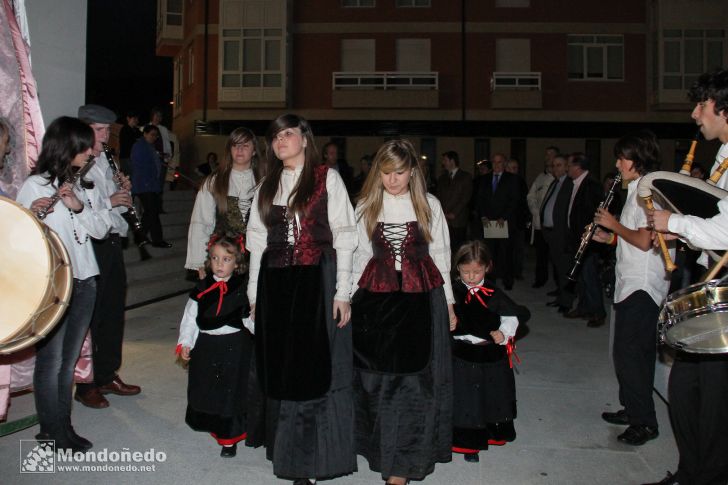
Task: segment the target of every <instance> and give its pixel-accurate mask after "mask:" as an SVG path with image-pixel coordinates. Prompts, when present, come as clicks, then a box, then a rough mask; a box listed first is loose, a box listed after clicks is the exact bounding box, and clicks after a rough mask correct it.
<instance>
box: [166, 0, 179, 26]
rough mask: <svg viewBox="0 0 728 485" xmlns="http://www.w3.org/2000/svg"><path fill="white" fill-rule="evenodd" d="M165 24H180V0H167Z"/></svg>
mask: <svg viewBox="0 0 728 485" xmlns="http://www.w3.org/2000/svg"><path fill="white" fill-rule="evenodd" d="M167 25H182V0H167Z"/></svg>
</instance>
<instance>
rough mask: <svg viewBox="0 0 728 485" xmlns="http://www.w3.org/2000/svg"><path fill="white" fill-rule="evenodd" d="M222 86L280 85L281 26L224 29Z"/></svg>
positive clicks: (274, 86) (275, 86)
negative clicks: (279, 27)
mask: <svg viewBox="0 0 728 485" xmlns="http://www.w3.org/2000/svg"><path fill="white" fill-rule="evenodd" d="M222 42H223V48H222V55H223V56H222V57H223V59H222V86H223V87H224V88H234V87H243V88H254V87H267V88H279V87H281V86H282V84H283V76H282V74H281V71H282V59H281V57H282V56H281V46H282V43H283V31H282V30H281V29H223V31H222Z"/></svg>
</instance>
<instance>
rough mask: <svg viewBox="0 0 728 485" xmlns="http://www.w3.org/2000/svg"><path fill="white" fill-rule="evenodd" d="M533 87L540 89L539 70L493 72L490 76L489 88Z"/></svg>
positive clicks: (492, 89)
mask: <svg viewBox="0 0 728 485" xmlns="http://www.w3.org/2000/svg"><path fill="white" fill-rule="evenodd" d="M499 89H533V90H538V91H540V90H541V73H540V72H494V73H493V76H492V77H491V78H490V90H491V91H496V90H499Z"/></svg>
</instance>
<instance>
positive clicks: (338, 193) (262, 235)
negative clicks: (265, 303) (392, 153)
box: [246, 167, 357, 305]
mask: <svg viewBox="0 0 728 485" xmlns="http://www.w3.org/2000/svg"><path fill="white" fill-rule="evenodd" d="M302 170H303V167H298V168H296V169H295V170H287V169H284V170H283V172H282V173H281V180H280V182H279V185H278V192H277V193H276V196H275V197H274V199H273V205H283V206H285V205H287V204H288V196H289V195H290V194H291V191H292V190H293V188H294V187H295V185H296V183H297V182H298V179H299V178H300V177H301V172H302ZM259 192H260V187H258V188H256V190H255V196H254V197H253V205H252V206H251V207H250V218H249V219H248V230H247V231H248V232H247V238H246V241H247V249H248V251H250V269H249V279H248V300H250V304H251V305H254V304H255V300H256V296H257V291H258V273H259V272H260V260H261V257H262V256H263V251H265V248H266V247H267V246H268V228H266V226H265V224H264V223H263V221H262V220H261V219H260V213H259V212H258V195H259ZM326 192H327V196H328V200H327V206H326V207H327V214H328V217H329V228H330V229H331V234H332V235H333V246H334V249H335V250H336V295H335V296H334V299H335V300H338V301H346V302H348V301H349V289H350V288H351V260H352V256H353V254H354V249H356V245H357V240H356V222H355V220H354V209H352V207H351V202H349V195H348V194H347V192H346V187H345V186H344V181H343V180H342V179H341V175H339V172H337V171H336V170H328V171H327V172H326ZM294 223H298V218H296V219H295V220H294ZM291 232H292V231H289V238H288V242H289V243H291V244H293V243H294V240H293V236H292V234H291Z"/></svg>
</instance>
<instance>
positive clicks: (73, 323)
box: [17, 117, 111, 451]
mask: <svg viewBox="0 0 728 485" xmlns="http://www.w3.org/2000/svg"><path fill="white" fill-rule="evenodd" d="M93 144H94V133H93V131H92V130H91V128H90V127H89V126H88V125H87V124H85V123H83V122H81V121H80V120H78V119H76V118H69V117H61V118H58V119H56V120H55V121H53V123H51V124H50V126H49V127H48V131H46V134H45V137H44V138H43V145H42V150H41V153H40V156H39V157H38V164H37V166H36V170H35V172H36V175H32V176H31V177H29V178H28V179H27V180H26V181H25V183H24V184H23V186H22V187H21V188H20V192H19V193H18V197H17V201H18V202H19V203H20V204H22V205H23V206H25V207H27V208H29V209H30V210H32V211H33V212H36V213H37V212H38V211H39V210H41V209H47V210H48V216H47V217H46V218H45V219H44V220H43V222H44V223H45V224H46V225H47V226H48V227H50V228H51V229H53V230H54V231H55V232H56V233H57V234H58V235H59V236H60V238H61V240H62V241H63V244H64V246H65V247H66V249H67V250H68V254H69V257H70V260H71V266H72V268H73V294H72V297H71V302H70V305H69V307H68V309H67V310H66V313H65V315H64V316H63V318H62V319H61V321H60V322H59V323H58V324H57V325H56V326H55V327H54V328H53V330H52V331H51V332H50V333H49V334H48V336H47V337H45V338H44V339H43V340H41V341H40V342H39V343H38V344H37V346H36V361H35V373H34V375H33V386H34V388H35V407H36V410H37V412H38V420H39V421H40V434H39V435H38V438H40V439H52V440H55V441H56V447H58V448H70V449H72V450H74V451H83V450H87V449H89V448H91V443H90V442H89V441H88V440H87V439H85V438H83V437H81V436H79V435H78V434H76V432H75V431H74V429H73V426H72V425H71V390H72V389H71V388H72V386H73V370H74V367H75V365H76V360H77V359H78V355H79V352H80V351H81V345H82V344H83V339H84V336H85V335H86V331H87V330H88V327H89V324H90V322H91V314H92V312H93V308H94V301H95V299H96V281H95V277H96V276H97V275H98V274H99V268H98V266H97V264H96V258H95V256H94V251H93V248H92V246H91V238H95V239H102V238H104V237H105V236H106V233H107V232H108V231H109V229H110V227H111V222H110V220H109V219H108V218H107V216H106V215H105V214H104V211H100V210H96V208H100V207H101V206H102V204H101V201H100V198H99V197H98V194H97V193H96V190H95V189H94V188H93V186H92V185H90V184H88V183H86V182H84V181H81V183H79V184H76V185H75V186H73V185H71V184H70V183H69V182H70V181H71V180H72V178H73V175H74V171H75V170H78V169H79V168H80V167H82V166H83V165H84V164H85V163H86V162H87V160H88V159H89V156H90V155H91V148H92V147H93ZM56 192H58V193H59V194H60V196H61V198H60V201H59V202H58V204H56V205H55V207H54V208H49V205H50V202H51V197H52V196H53V194H55V193H56Z"/></svg>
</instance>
